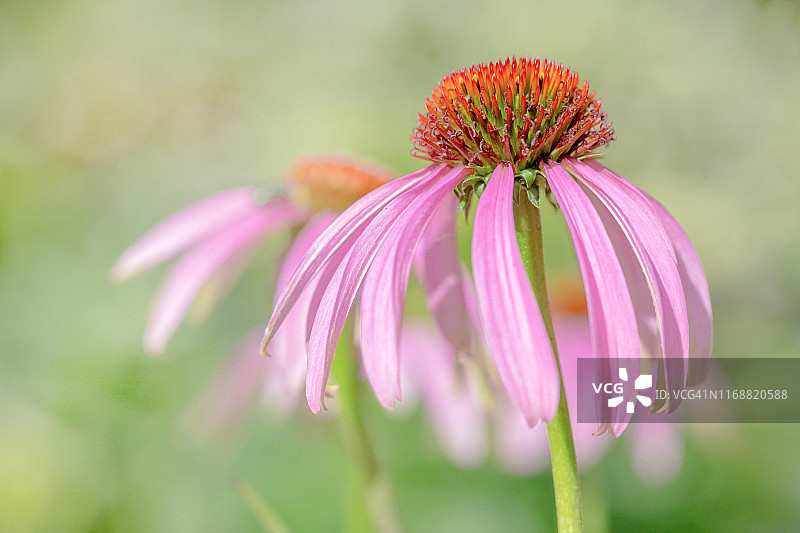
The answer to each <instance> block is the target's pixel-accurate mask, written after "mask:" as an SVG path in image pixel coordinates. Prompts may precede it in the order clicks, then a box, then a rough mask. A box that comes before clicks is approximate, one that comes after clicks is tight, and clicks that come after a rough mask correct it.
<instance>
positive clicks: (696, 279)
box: [586, 160, 714, 384]
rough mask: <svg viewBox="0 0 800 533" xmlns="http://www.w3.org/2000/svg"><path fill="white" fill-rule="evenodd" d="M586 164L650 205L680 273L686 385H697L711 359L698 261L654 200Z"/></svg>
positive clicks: (704, 283)
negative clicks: (685, 320) (684, 314)
mask: <svg viewBox="0 0 800 533" xmlns="http://www.w3.org/2000/svg"><path fill="white" fill-rule="evenodd" d="M586 164H587V165H589V166H590V167H591V168H593V169H594V170H596V171H598V172H601V173H602V174H604V175H606V176H611V177H614V178H615V179H617V180H619V181H620V182H622V183H624V184H625V185H627V186H628V187H630V189H631V190H632V191H634V192H635V193H636V194H638V195H639V196H640V197H641V198H643V199H644V200H645V201H646V202H647V203H649V204H650V207H651V208H652V209H653V211H654V213H655V215H656V216H657V217H658V218H659V219H660V221H661V223H662V224H663V227H664V230H665V231H666V234H667V237H668V238H669V240H670V241H671V243H672V246H673V249H674V251H675V255H676V258H677V261H678V272H679V273H680V277H681V282H682V286H683V290H684V296H685V298H686V310H687V313H688V316H689V355H690V357H691V358H690V360H689V384H697V383H699V382H700V381H701V380H702V379H703V377H704V376H705V375H706V373H707V371H708V369H707V360H706V358H708V357H710V356H711V351H712V346H713V341H714V338H713V318H712V312H711V296H710V294H709V291H708V282H707V281H706V275H705V272H704V271H703V265H702V263H701V262H700V257H699V256H698V255H697V252H696V251H695V249H694V246H692V242H691V241H690V240H689V237H688V236H687V235H686V232H685V231H683V228H681V226H680V224H678V221H677V220H675V218H674V217H673V216H672V215H671V214H670V213H669V211H667V210H666V209H665V208H664V206H663V205H661V204H660V203H659V202H658V200H656V199H655V198H653V197H652V196H650V195H649V194H647V193H646V192H644V191H642V190H641V189H639V188H637V187H635V186H634V185H632V184H630V183H628V182H626V181H625V180H624V179H622V178H621V177H620V176H619V175H617V174H615V173H614V172H612V171H611V170H609V169H607V168H606V167H604V166H603V165H601V164H600V163H598V162H597V161H592V160H587V162H586Z"/></svg>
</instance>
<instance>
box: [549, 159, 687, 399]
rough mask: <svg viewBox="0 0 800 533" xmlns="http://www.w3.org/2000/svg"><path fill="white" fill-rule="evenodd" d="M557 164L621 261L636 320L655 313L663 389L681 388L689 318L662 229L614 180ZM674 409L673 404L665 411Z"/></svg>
mask: <svg viewBox="0 0 800 533" xmlns="http://www.w3.org/2000/svg"><path fill="white" fill-rule="evenodd" d="M562 165H566V166H567V168H570V169H571V170H572V171H573V173H574V175H575V176H576V177H577V178H578V179H579V180H580V181H581V182H582V183H583V184H584V187H585V188H586V192H587V195H588V197H589V199H590V200H591V201H592V203H593V205H594V206H595V209H596V210H597V213H598V214H599V215H600V218H601V220H602V221H603V224H604V225H605V228H606V231H607V232H608V235H609V237H610V238H611V242H612V244H613V245H614V249H615V250H616V252H617V257H618V258H619V259H620V264H621V266H622V270H623V272H624V273H625V276H626V279H627V282H628V287H629V288H630V289H631V297H632V301H633V306H634V309H635V310H636V312H637V315H639V314H642V315H644V316H648V315H650V314H652V313H655V317H656V324H657V328H658V332H659V334H660V335H659V337H660V342H659V343H658V345H657V351H656V352H655V353H653V354H652V355H654V356H658V357H666V358H670V359H669V360H668V361H666V362H665V365H664V367H665V370H666V384H667V386H668V388H669V389H680V388H684V386H685V384H686V364H685V363H686V362H688V358H689V319H688V314H687V311H686V301H685V299H684V291H683V286H682V284H681V279H680V274H679V273H678V265H677V261H676V259H675V255H674V251H673V249H672V246H671V245H670V243H669V242H668V241H667V237H666V234H665V232H664V229H663V226H662V225H661V223H660V222H659V220H658V219H657V218H656V216H655V214H654V213H653V212H652V209H651V208H650V206H649V205H648V204H647V203H646V202H645V201H644V200H643V199H642V198H641V197H640V196H639V195H636V194H634V193H633V192H632V191H631V190H630V189H629V188H624V187H621V186H620V185H619V180H616V179H612V178H609V177H607V176H605V175H603V174H600V173H599V172H597V171H595V170H594V169H592V168H591V167H589V166H588V165H586V164H584V163H582V162H581V161H578V160H576V159H567V160H566V161H565V162H563V163H562ZM637 285H638V288H637V290H634V287H636V286H637ZM645 327H646V326H645ZM642 329H643V328H642V327H640V330H642ZM681 361H684V363H683V364H681ZM673 403H674V402H673ZM674 407H677V405H671V406H670V408H674Z"/></svg>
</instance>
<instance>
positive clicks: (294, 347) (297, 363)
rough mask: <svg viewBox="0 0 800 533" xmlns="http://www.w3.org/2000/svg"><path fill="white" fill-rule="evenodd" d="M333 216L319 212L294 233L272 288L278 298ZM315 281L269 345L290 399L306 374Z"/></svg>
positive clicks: (301, 384)
mask: <svg viewBox="0 0 800 533" xmlns="http://www.w3.org/2000/svg"><path fill="white" fill-rule="evenodd" d="M334 219H335V216H334V215H333V214H331V213H327V212H322V213H319V214H318V215H316V216H315V217H314V218H312V219H311V220H310V221H309V222H308V223H306V225H305V226H304V227H303V229H302V230H301V231H300V232H299V233H298V234H297V237H296V238H295V240H294V242H293V243H292V245H291V247H290V248H289V250H288V252H287V253H286V257H285V258H284V260H283V265H282V266H281V271H280V274H279V275H278V283H277V285H276V287H275V295H276V297H277V295H278V294H280V291H282V290H283V289H284V287H286V283H287V282H288V281H289V278H290V277H291V275H292V272H294V270H295V269H296V268H297V265H299V264H300V260H301V259H302V258H303V256H304V255H305V253H306V252H307V251H308V249H309V247H310V246H311V244H312V243H313V242H314V241H315V240H316V239H317V237H319V236H320V234H322V232H323V231H324V230H325V228H327V227H328V226H330V224H331V222H333V220H334ZM316 282H317V280H312V282H311V283H310V284H309V286H308V287H307V288H306V290H305V291H304V292H303V294H301V295H300V298H298V299H297V302H296V303H295V305H294V307H292V309H291V310H290V311H289V313H288V314H287V315H286V320H285V321H284V324H283V327H282V328H280V329H279V330H278V331H277V332H276V333H275V336H274V337H273V338H272V342H271V343H270V345H269V354H270V356H271V357H272V358H273V359H274V360H275V367H276V368H280V370H281V371H282V372H283V375H284V378H285V381H286V383H287V389H288V391H289V393H290V395H291V396H292V397H294V396H295V395H296V394H297V393H299V392H300V389H301V387H302V386H303V383H304V382H305V379H304V378H305V373H306V339H307V336H306V317H307V316H308V313H309V306H310V305H311V296H312V293H313V291H314V288H315V285H316Z"/></svg>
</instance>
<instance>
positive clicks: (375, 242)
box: [293, 180, 431, 413]
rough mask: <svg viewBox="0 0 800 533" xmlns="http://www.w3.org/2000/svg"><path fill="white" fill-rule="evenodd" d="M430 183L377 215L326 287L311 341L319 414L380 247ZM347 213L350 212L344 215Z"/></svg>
mask: <svg viewBox="0 0 800 533" xmlns="http://www.w3.org/2000/svg"><path fill="white" fill-rule="evenodd" d="M430 182H431V180H422V181H418V182H417V183H416V187H415V188H411V189H409V190H408V191H407V193H406V194H401V195H400V196H397V197H396V198H394V200H393V201H392V202H390V203H389V204H388V205H386V206H385V207H384V208H383V210H382V211H380V212H379V213H378V214H377V215H375V216H374V217H373V218H372V220H370V221H369V224H367V227H366V228H365V229H364V230H363V232H362V233H361V234H360V235H359V237H358V239H357V240H356V241H355V243H354V244H353V245H352V247H351V248H350V250H349V251H348V252H347V257H346V258H345V259H344V260H343V261H341V263H340V264H339V265H338V266H337V268H336V271H335V273H334V274H333V277H332V278H331V279H330V281H329V282H328V283H327V286H323V288H324V294H323V295H322V299H321V300H320V303H319V307H318V309H317V312H316V316H315V318H314V325H313V327H312V329H311V337H310V339H309V341H308V369H307V374H306V398H307V399H308V405H309V407H310V408H311V411H313V412H314V413H318V412H319V410H320V409H321V408H322V407H324V392H325V386H326V384H327V382H328V375H329V373H330V366H331V361H332V359H333V352H334V349H335V348H336V344H337V341H338V340H339V335H340V334H341V332H342V328H344V324H345V321H346V320H347V315H348V314H349V313H350V308H351V307H352V306H353V302H354V301H355V298H356V294H357V293H358V290H359V289H360V288H361V284H362V282H363V281H364V277H365V276H366V275H367V271H368V269H369V267H370V265H371V264H372V261H373V259H374V258H375V254H377V252H378V248H379V247H380V245H381V243H382V242H383V240H384V239H385V238H386V236H387V235H388V233H389V230H390V229H391V228H392V226H393V225H394V224H395V223H396V222H397V220H398V219H399V218H400V216H401V215H402V213H403V212H404V211H405V210H406V209H408V208H409V206H410V205H411V204H412V203H413V202H414V200H415V199H416V198H417V196H418V195H419V194H420V192H422V191H424V190H425V189H427V188H428V187H429V186H430ZM384 187H385V186H384ZM376 190H380V189H376ZM346 214H347V211H345V214H344V215H342V216H345V215H346ZM334 224H335V223H334ZM331 227H332V226H331ZM329 229H330V228H329ZM323 237H324V233H323ZM323 237H320V239H322V238H323ZM312 246H313V245H312ZM336 253H341V251H340V250H333V254H336ZM306 257H308V256H306ZM330 266H332V265H329V267H330ZM293 278H294V276H293Z"/></svg>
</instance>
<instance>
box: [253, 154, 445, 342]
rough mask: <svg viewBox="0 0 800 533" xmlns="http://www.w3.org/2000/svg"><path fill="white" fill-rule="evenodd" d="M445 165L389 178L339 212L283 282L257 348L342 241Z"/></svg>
mask: <svg viewBox="0 0 800 533" xmlns="http://www.w3.org/2000/svg"><path fill="white" fill-rule="evenodd" d="M445 169H446V166H445V165H430V166H428V167H425V168H424V169H422V170H419V171H417V172H414V173H413V174H409V175H408V176H404V177H402V178H398V179H396V180H394V181H390V182H389V183H387V184H386V185H382V186H381V187H378V188H377V189H375V190H374V191H372V192H371V193H369V194H367V195H366V196H363V197H362V198H360V199H359V200H358V201H356V202H355V203H353V205H351V206H350V207H349V208H348V209H347V210H346V211H345V212H344V213H342V214H341V215H340V216H339V217H338V218H337V219H336V220H335V221H334V222H333V223H332V224H331V225H330V226H329V227H328V228H327V229H326V230H325V231H324V232H323V233H322V235H320V237H319V238H318V239H317V240H316V241H315V242H314V244H312V245H311V248H309V250H308V252H307V253H306V255H305V257H304V258H303V260H302V261H301V262H300V265H298V267H297V269H296V270H295V271H294V274H293V275H292V277H291V278H290V279H289V281H288V282H287V283H286V287H285V288H284V290H283V291H282V292H281V294H280V295H279V296H278V299H277V300H276V302H275V307H274V310H273V312H272V316H271V317H270V320H269V323H268V324H267V327H266V330H265V332H264V339H263V340H262V342H261V349H262V350H264V351H265V350H266V347H267V345H268V344H269V342H270V340H271V339H272V336H273V335H274V334H275V331H276V330H277V329H278V327H279V326H280V325H281V323H282V322H283V320H284V319H285V318H286V314H287V313H288V312H289V309H291V307H292V306H293V305H294V303H295V302H296V301H297V298H299V297H300V294H301V293H302V292H303V290H304V289H305V288H306V286H307V285H308V284H309V283H310V282H311V280H312V279H313V278H314V277H315V276H316V275H317V274H318V273H319V271H320V269H321V268H322V267H324V265H325V264H326V263H327V262H328V261H329V260H330V259H331V257H332V256H333V255H334V254H335V253H336V251H337V250H339V249H340V248H341V247H342V246H343V245H345V244H346V243H349V242H352V241H351V240H350V237H352V236H353V235H355V234H358V233H359V232H361V231H363V230H364V227H365V226H366V225H367V223H368V222H369V221H370V220H372V218H373V217H375V215H376V213H379V212H380V211H381V210H382V209H383V208H384V207H386V205H387V204H389V203H390V202H391V201H392V200H393V199H395V198H397V197H398V196H401V195H402V194H403V193H405V192H407V191H408V190H409V189H411V188H413V187H415V186H416V185H418V184H419V183H420V182H429V181H430V180H431V179H435V177H436V176H438V175H439V174H441V173H442V172H444V170H445Z"/></svg>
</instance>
